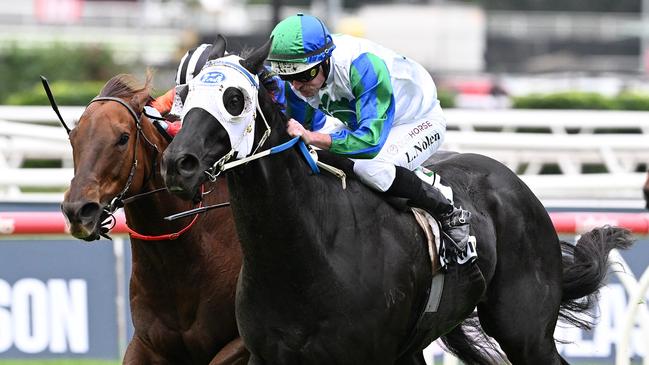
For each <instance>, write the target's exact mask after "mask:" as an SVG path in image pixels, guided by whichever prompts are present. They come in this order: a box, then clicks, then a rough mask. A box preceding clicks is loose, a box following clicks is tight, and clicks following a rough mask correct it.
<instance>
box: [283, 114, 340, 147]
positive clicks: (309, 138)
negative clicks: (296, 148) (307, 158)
mask: <svg viewBox="0 0 649 365" xmlns="http://www.w3.org/2000/svg"><path fill="white" fill-rule="evenodd" d="M286 131H287V132H288V134H289V135H290V136H291V137H302V140H303V141H304V143H306V144H309V145H312V146H316V147H318V148H322V149H324V150H328V149H329V147H331V136H330V135H328V134H324V133H318V132H311V131H310V130H308V129H306V128H304V126H303V125H302V124H300V122H298V121H297V120H295V119H293V118H291V119H289V120H288V123H287V124H286Z"/></svg>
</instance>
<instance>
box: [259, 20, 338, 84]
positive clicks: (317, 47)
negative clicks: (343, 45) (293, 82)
mask: <svg viewBox="0 0 649 365" xmlns="http://www.w3.org/2000/svg"><path fill="white" fill-rule="evenodd" d="M271 38H272V40H273V42H272V45H271V48H270V54H269V55H268V60H269V61H270V65H271V68H272V69H273V71H275V72H277V73H278V74H279V75H292V74H297V73H300V72H303V71H305V70H308V69H310V68H312V67H313V66H315V65H317V64H319V63H320V62H322V61H324V60H326V59H327V58H329V57H330V56H331V52H332V51H333V50H334V48H336V45H335V44H334V42H333V39H332V38H331V34H330V33H329V30H328V29H327V27H326V26H325V25H324V23H323V22H322V21H321V20H320V19H318V18H316V17H314V16H311V15H304V14H297V15H293V16H291V17H288V18H286V19H284V20H282V21H281V22H279V24H277V25H276V26H275V29H273V32H272V33H271Z"/></svg>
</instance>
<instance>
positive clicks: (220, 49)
mask: <svg viewBox="0 0 649 365" xmlns="http://www.w3.org/2000/svg"><path fill="white" fill-rule="evenodd" d="M227 44H228V42H227V41H226V40H225V37H224V36H222V35H220V34H219V35H217V36H216V40H215V41H214V44H212V50H211V51H210V55H209V56H207V59H208V60H210V61H211V60H215V59H217V58H221V57H223V56H224V55H225V47H226V46H227Z"/></svg>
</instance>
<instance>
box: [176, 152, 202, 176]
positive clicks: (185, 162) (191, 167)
mask: <svg viewBox="0 0 649 365" xmlns="http://www.w3.org/2000/svg"><path fill="white" fill-rule="evenodd" d="M176 169H177V170H178V173H180V174H181V175H193V174H194V173H195V171H196V169H198V158H196V157H195V156H193V155H184V156H182V157H181V158H179V159H178V161H177V162H176Z"/></svg>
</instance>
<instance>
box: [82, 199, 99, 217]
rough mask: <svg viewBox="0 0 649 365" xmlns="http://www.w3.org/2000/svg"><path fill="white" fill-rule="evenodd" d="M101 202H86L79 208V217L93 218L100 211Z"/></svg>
mask: <svg viewBox="0 0 649 365" xmlns="http://www.w3.org/2000/svg"><path fill="white" fill-rule="evenodd" d="M99 209H100V207H99V204H97V203H86V204H84V205H83V206H82V207H81V209H80V210H79V217H80V218H81V219H93V218H94V217H95V216H97V214H98V213H99Z"/></svg>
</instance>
